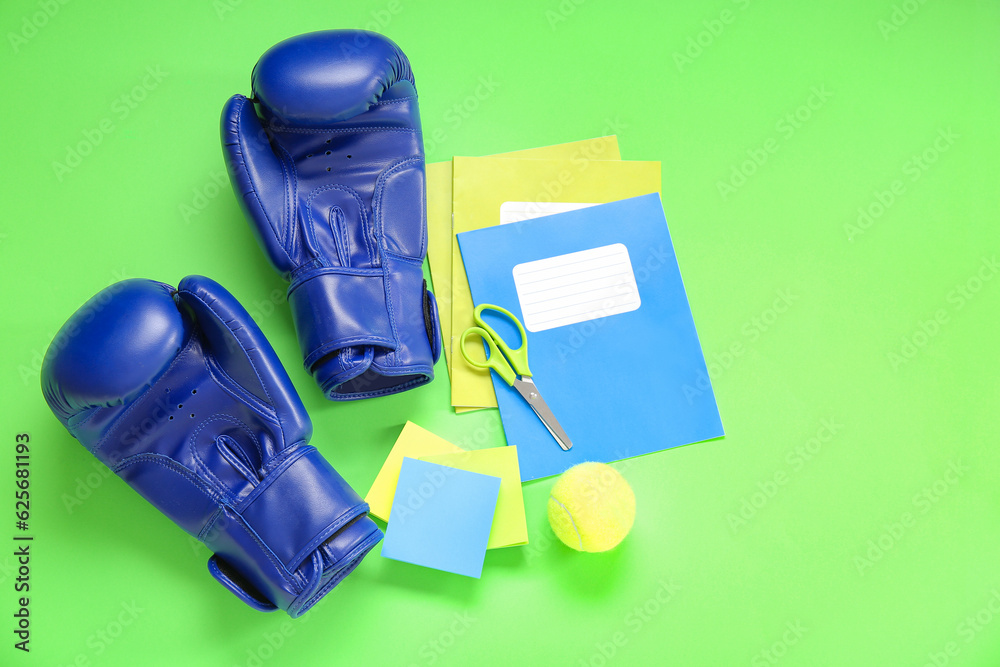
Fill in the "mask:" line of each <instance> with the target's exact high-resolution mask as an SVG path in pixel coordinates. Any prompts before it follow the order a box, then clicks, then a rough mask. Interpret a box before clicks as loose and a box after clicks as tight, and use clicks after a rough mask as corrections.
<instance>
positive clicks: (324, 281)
mask: <svg viewBox="0 0 1000 667" xmlns="http://www.w3.org/2000/svg"><path fill="white" fill-rule="evenodd" d="M385 291H386V290H385V278H384V276H383V272H382V269H341V268H323V269H318V270H315V271H310V272H309V273H308V274H306V275H305V276H304V277H302V278H299V279H297V280H296V281H295V282H293V283H292V285H291V287H290V288H289V290H288V304H289V306H290V307H291V310H292V319H293V320H294V322H295V331H296V333H297V334H298V339H299V345H300V346H301V348H302V356H303V358H304V359H305V366H306V368H310V369H311V367H312V366H313V364H315V363H316V362H317V361H319V360H320V359H322V358H323V357H325V356H326V355H328V354H330V353H332V352H336V351H337V350H340V349H343V348H345V347H352V346H354V347H363V346H368V345H377V346H379V347H384V348H388V349H392V350H394V349H396V339H395V335H394V334H393V330H392V324H391V323H390V321H389V309H388V307H387V306H386V301H385Z"/></svg>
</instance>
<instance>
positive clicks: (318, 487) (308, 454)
mask: <svg viewBox="0 0 1000 667" xmlns="http://www.w3.org/2000/svg"><path fill="white" fill-rule="evenodd" d="M241 505H242V507H241V508H240V509H239V513H240V514H241V515H242V516H243V520H244V521H245V522H246V525H247V526H248V527H249V528H250V529H252V530H253V532H254V533H255V534H256V535H257V537H259V538H260V540H261V541H262V542H263V543H264V545H265V546H266V547H267V548H268V549H270V551H271V553H273V554H274V555H275V556H277V558H278V560H280V561H281V564H282V565H284V566H285V568H286V569H287V570H288V571H289V572H294V571H295V569H296V568H298V566H299V565H300V564H301V563H302V561H303V560H305V558H306V557H307V556H309V554H311V553H312V552H313V551H315V550H316V548H317V547H319V545H321V544H322V543H323V542H325V541H326V540H327V539H329V537H330V536H331V535H333V534H334V533H336V532H337V531H339V530H340V529H341V528H343V527H344V526H345V525H347V524H348V523H350V522H351V521H353V520H354V519H355V518H357V517H358V516H361V515H363V514H365V513H367V512H368V505H367V504H366V503H365V502H364V501H363V500H362V499H361V497H360V496H358V494H357V493H356V492H355V491H354V489H352V488H351V487H350V486H349V485H348V484H347V482H345V481H344V479H343V478H342V477H341V476H340V475H339V474H338V473H337V471H336V470H334V469H333V466H331V465H330V464H329V463H328V462H327V461H326V459H325V458H323V455H322V454H320V453H319V452H318V451H317V450H316V448H315V447H312V446H307V447H302V448H300V449H298V450H296V452H295V454H293V455H292V456H290V457H289V458H288V459H286V460H285V461H283V462H282V463H281V465H280V466H278V468H277V469H275V470H274V471H273V472H271V473H269V474H268V475H267V477H266V478H265V479H264V480H263V481H262V482H261V483H260V484H259V485H258V486H257V488H256V489H254V491H253V493H251V494H250V495H249V496H248V497H247V499H246V500H245V501H244V502H243V503H241Z"/></svg>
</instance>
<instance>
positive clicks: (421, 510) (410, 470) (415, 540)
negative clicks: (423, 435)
mask: <svg viewBox="0 0 1000 667" xmlns="http://www.w3.org/2000/svg"><path fill="white" fill-rule="evenodd" d="M499 493H500V478H499V477H492V476H490V475H481V474H479V473H474V472H468V471H466V470H460V469H458V468H451V467H448V466H443V465H439V464H437V463H428V462H426V461H419V460H417V459H411V458H408V457H407V458H404V459H403V465H402V467H401V468H400V470H399V482H398V483H397V484H396V495H395V496H394V497H393V500H392V512H391V513H390V515H389V523H388V524H387V525H386V529H385V540H384V541H383V543H382V555H383V556H385V557H386V558H392V559H393V560H401V561H406V562H407V563H414V564H416V565H423V566H424V567H431V568H434V569H436V570H444V571H445V572H454V573H455V574H464V575H465V576H467V577H475V578H477V579H478V578H479V576H480V575H481V574H482V572H483V559H484V558H485V557H486V545H487V543H488V542H489V538H490V528H491V526H492V524H493V513H494V511H495V510H496V505H497V497H498V495H499Z"/></svg>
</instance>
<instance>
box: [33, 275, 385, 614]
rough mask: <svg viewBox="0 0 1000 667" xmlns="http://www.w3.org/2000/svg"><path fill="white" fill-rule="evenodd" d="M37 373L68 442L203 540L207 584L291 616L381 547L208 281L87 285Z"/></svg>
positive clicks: (254, 338)
mask: <svg viewBox="0 0 1000 667" xmlns="http://www.w3.org/2000/svg"><path fill="white" fill-rule="evenodd" d="M41 379H42V392H43V394H44V395H45V400H46V401H47V402H48V404H49V407H50V408H51V409H52V412H53V413H55V415H56V417H58V419H59V421H61V422H62V423H63V425H64V426H65V427H66V428H67V429H68V430H69V432H70V433H71V434H72V435H73V437H75V438H76V439H77V440H79V441H80V443H81V444H83V446H85V447H86V448H87V449H88V450H89V451H90V452H91V453H93V454H94V455H95V456H96V457H97V458H98V459H100V460H101V461H102V462H103V463H104V464H106V465H107V466H108V467H109V468H111V469H112V470H113V471H114V472H115V473H116V474H117V475H118V476H120V477H121V478H122V479H123V480H125V481H126V482H127V483H128V484H129V485H130V486H131V487H132V488H134V489H135V490H136V491H138V492H139V494H140V495H142V496H143V497H144V498H145V499H146V500H148V501H149V502H150V503H152V504H153V505H154V506H155V507H156V508H157V509H159V510H160V511H161V512H163V513H164V514H165V515H167V516H168V517H170V519H172V520H173V521H174V522H175V523H176V524H177V525H178V526H180V527H181V528H182V529H184V531H186V532H187V533H188V534H190V535H193V536H195V537H197V538H198V539H199V540H201V541H202V542H204V543H205V544H206V545H207V546H208V548H209V549H211V550H212V551H213V552H214V555H212V557H211V558H210V559H209V562H208V568H209V571H210V572H211V573H212V575H213V576H214V577H215V578H216V579H217V580H218V581H219V582H221V583H222V584H223V585H224V586H225V587H226V588H228V589H229V590H230V591H232V592H233V593H234V594H235V595H236V596H237V597H239V598H240V599H241V600H243V601H244V602H246V603H247V604H249V605H250V606H251V607H254V608H255V609H259V610H262V611H273V610H275V609H284V610H285V611H287V612H288V613H289V614H290V615H291V616H292V617H296V616H299V615H301V614H302V613H304V612H305V611H307V610H308V609H309V608H310V607H311V606H312V605H313V604H315V603H316V602H317V601H318V600H319V599H320V598H322V597H323V596H324V595H325V594H326V593H327V592H328V591H329V590H330V589H331V588H333V587H334V586H336V585H337V583H338V582H339V581H340V580H341V579H343V578H344V576H346V575H347V574H349V573H350V572H351V571H352V570H353V569H354V568H355V567H357V565H358V564H359V563H360V562H361V559H362V558H364V556H365V555H366V554H367V553H368V552H369V551H370V550H371V549H372V547H374V546H375V545H376V544H377V543H378V542H379V540H381V539H382V532H381V531H380V530H379V528H378V526H376V525H375V523H374V522H373V521H372V520H371V519H370V518H369V517H368V505H367V504H366V503H365V502H364V501H363V500H362V499H361V498H360V497H359V496H358V494H357V493H355V492H354V490H353V489H352V488H351V487H350V486H349V485H348V484H347V482H345V481H344V480H343V479H342V478H341V477H340V475H338V474H337V472H336V471H335V470H334V469H333V468H332V467H331V466H330V464H329V463H327V461H326V460H325V459H324V458H323V456H322V455H321V454H320V452H319V451H318V450H316V448H315V447H313V446H311V445H309V444H308V443H309V439H310V437H311V435H312V423H311V422H310V420H309V416H308V415H307V414H306V411H305V408H304V406H303V405H302V402H301V400H300V399H299V396H298V394H297V393H296V392H295V388H294V387H293V386H292V383H291V381H290V380H289V379H288V375H287V374H286V373H285V370H284V368H283V367H282V365H281V362H280V361H279V360H278V358H277V356H275V353H274V350H273V349H272V348H271V346H270V344H269V343H268V342H267V340H266V339H265V338H264V335H263V333H262V332H261V331H260V329H259V328H258V327H257V325H256V324H255V323H254V321H253V320H252V319H251V318H250V316H249V315H248V314H247V312H246V310H244V308H243V307H242V306H241V305H240V304H239V303H238V302H237V301H236V299H235V298H233V296H232V295H231V294H229V292H227V291H226V290H225V289H224V288H223V287H221V286H220V285H219V284H218V283H216V282H214V281H212V280H210V279H208V278H205V277H202V276H188V277H187V278H185V279H183V280H182V281H181V283H180V285H179V287H178V288H177V289H176V290H174V288H173V287H171V286H170V285H166V284H164V283H160V282H155V281H152V280H142V279H132V280H126V281H122V282H119V283H116V284H114V285H111V286H110V287H108V288H106V289H104V290H103V291H101V292H99V293H98V294H97V295H96V296H94V297H93V298H92V299H90V300H89V301H88V302H87V303H86V304H84V305H83V306H82V307H81V308H80V309H79V310H78V311H77V312H76V313H75V314H73V316H72V317H70V318H69V320H68V321H67V322H66V324H65V325H64V326H63V327H62V329H61V330H60V331H59V333H58V334H57V335H56V337H55V339H54V340H53V342H52V344H51V345H50V346H49V349H48V351H47V352H46V355H45V359H44V361H43V364H42V372H41Z"/></svg>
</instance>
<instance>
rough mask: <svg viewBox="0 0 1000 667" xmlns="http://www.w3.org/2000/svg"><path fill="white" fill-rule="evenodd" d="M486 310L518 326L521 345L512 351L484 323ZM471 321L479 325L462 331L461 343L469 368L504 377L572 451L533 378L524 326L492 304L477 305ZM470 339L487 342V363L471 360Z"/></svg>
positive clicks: (565, 448) (567, 448)
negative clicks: (487, 370) (468, 348)
mask: <svg viewBox="0 0 1000 667" xmlns="http://www.w3.org/2000/svg"><path fill="white" fill-rule="evenodd" d="M484 310H495V311H496V312H498V313H501V314H503V315H506V316H507V318H509V319H510V320H511V321H512V322H513V323H514V324H516V325H517V330H518V332H520V334H521V344H520V346H518V347H517V349H514V350H512V349H510V346H509V345H507V342H506V341H504V339H503V338H501V337H500V335H499V334H498V333H497V332H496V331H494V330H493V328H492V327H491V326H490V325H489V324H487V323H486V322H485V321H484V320H483V311H484ZM472 319H473V321H474V322H475V323H476V325H477V326H474V327H469V328H468V329H466V330H465V331H464V332H462V339H461V343H460V347H461V348H462V356H463V357H465V360H466V361H467V362H469V365H470V366H473V367H475V368H483V369H492V370H494V371H496V374H497V375H499V376H500V377H501V378H503V381H504V382H506V383H507V384H508V385H510V386H511V387H514V389H516V390H517V393H519V394H520V395H521V398H523V399H524V400H525V401H527V402H528V405H529V406H530V407H531V409H532V410H534V411H535V414H536V415H537V416H538V418H539V419H540V420H542V424H544V425H545V428H547V429H548V431H549V433H551V434H552V437H553V438H555V439H556V442H558V443H559V446H560V447H562V449H563V451H569V448H570V447H572V446H573V443H572V441H571V440H570V439H569V436H568V435H566V431H564V430H563V429H562V426H560V425H559V421H558V420H557V419H556V417H555V415H553V414H552V410H550V409H549V406H548V405H547V404H546V403H545V399H543V398H542V395H541V394H540V393H538V388H537V387H536V386H535V383H534V381H533V380H532V379H531V370H530V369H529V368H528V337H527V336H526V335H525V333H524V327H523V326H521V322H520V320H518V319H517V317H515V316H514V315H513V313H511V312H510V311H509V310H507V309H506V308H501V307H500V306H497V305H494V304H492V303H483V304H480V305H478V306H476V310H475V311H473V313H472ZM470 336H479V337H480V338H482V339H483V340H484V341H486V345H487V347H488V348H489V355H488V356H487V358H486V362H485V363H482V362H479V361H476V360H475V359H473V358H471V357H470V356H469V353H468V352H467V351H466V349H465V341H466V340H467V339H468V338H469V337H470Z"/></svg>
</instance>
